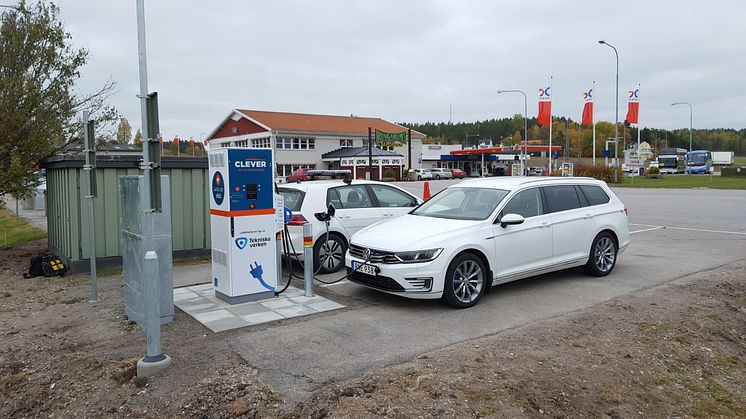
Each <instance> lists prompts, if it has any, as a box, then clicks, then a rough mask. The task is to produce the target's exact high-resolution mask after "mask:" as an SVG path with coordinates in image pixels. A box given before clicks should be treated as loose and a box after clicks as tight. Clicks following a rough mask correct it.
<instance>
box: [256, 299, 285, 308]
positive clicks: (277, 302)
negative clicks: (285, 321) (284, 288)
mask: <svg viewBox="0 0 746 419" xmlns="http://www.w3.org/2000/svg"><path fill="white" fill-rule="evenodd" d="M259 304H261V305H263V306H264V307H267V308H268V309H271V310H274V309H277V308H280V307H288V306H291V305H293V302H292V301H290V300H289V299H287V298H277V299H274V300H269V301H262V302H260V303H259Z"/></svg>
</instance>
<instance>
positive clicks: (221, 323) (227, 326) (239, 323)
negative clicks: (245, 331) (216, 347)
mask: <svg viewBox="0 0 746 419" xmlns="http://www.w3.org/2000/svg"><path fill="white" fill-rule="evenodd" d="M205 326H206V327H207V328H208V329H210V330H212V331H213V332H215V333H217V332H222V331H225V330H231V329H238V328H239V327H247V326H251V324H249V323H248V322H247V321H246V320H244V319H242V318H240V317H235V316H234V317H230V318H227V319H221V320H216V321H214V322H207V323H205Z"/></svg>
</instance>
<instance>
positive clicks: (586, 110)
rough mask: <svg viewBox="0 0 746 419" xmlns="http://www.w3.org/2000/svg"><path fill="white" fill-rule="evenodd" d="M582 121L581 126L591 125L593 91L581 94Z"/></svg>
mask: <svg viewBox="0 0 746 419" xmlns="http://www.w3.org/2000/svg"><path fill="white" fill-rule="evenodd" d="M583 100H584V101H585V104H584V105H583V119H582V121H581V122H580V124H581V125H593V89H591V90H589V91H587V92H583Z"/></svg>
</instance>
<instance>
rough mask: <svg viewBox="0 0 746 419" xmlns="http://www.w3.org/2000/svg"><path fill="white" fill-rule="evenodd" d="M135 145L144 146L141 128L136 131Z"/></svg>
mask: <svg viewBox="0 0 746 419" xmlns="http://www.w3.org/2000/svg"><path fill="white" fill-rule="evenodd" d="M135 147H137V148H142V131H140V128H138V129H137V131H136V132H135Z"/></svg>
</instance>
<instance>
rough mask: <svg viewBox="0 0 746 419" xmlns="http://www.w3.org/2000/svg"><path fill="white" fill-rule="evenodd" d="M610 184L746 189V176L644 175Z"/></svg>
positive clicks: (647, 186) (648, 186)
mask: <svg viewBox="0 0 746 419" xmlns="http://www.w3.org/2000/svg"><path fill="white" fill-rule="evenodd" d="M610 186H619V187H633V188H681V189H692V188H711V189H746V178H737V177H721V176H711V175H665V176H664V177H663V178H660V179H649V178H646V177H644V176H635V177H634V178H633V177H630V176H625V177H624V180H623V181H622V182H621V183H614V184H611V185H610Z"/></svg>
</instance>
